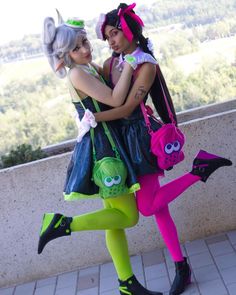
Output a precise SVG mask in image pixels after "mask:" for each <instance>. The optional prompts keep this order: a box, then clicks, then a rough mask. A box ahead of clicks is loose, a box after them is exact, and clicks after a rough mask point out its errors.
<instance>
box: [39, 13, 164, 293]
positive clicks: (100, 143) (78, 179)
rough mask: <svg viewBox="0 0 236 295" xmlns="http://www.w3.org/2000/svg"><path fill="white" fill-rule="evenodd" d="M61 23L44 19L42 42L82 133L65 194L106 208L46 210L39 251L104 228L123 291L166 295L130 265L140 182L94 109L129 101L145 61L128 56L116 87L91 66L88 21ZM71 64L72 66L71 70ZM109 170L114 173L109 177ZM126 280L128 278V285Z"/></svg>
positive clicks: (118, 140) (121, 290)
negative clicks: (74, 212) (129, 235)
mask: <svg viewBox="0 0 236 295" xmlns="http://www.w3.org/2000/svg"><path fill="white" fill-rule="evenodd" d="M60 22H61V24H60V25H59V26H58V27H56V26H55V23H54V20H53V19H52V18H46V19H45V22H44V33H43V42H44V52H45V54H46V56H47V58H48V60H49V63H50V65H51V67H52V69H53V71H54V72H55V73H56V74H57V75H58V76H59V77H60V78H64V77H66V76H68V83H69V88H70V92H71V95H72V98H73V103H74V105H75V108H76V110H77V113H78V117H79V136H78V139H77V143H76V146H75V149H74V152H73V155H72V158H71V161H70V164H69V167H68V171H67V179H66V184H65V189H64V197H65V199H66V200H76V199H80V198H92V197H99V196H100V197H102V198H103V203H104V209H101V210H98V211H95V212H91V213H87V214H83V215H80V216H74V217H67V216H64V215H62V214H58V213H57V214H55V213H46V214H44V217H43V224H42V228H41V232H40V239H39V244H38V253H39V254H40V253H41V252H42V251H43V249H44V247H45V245H46V244H47V243H48V242H50V241H51V240H53V239H56V238H58V237H62V236H67V235H70V234H71V232H78V231H84V230H105V231H106V244H107V248H108V250H109V252H110V255H111V257H112V260H113V262H114V265H115V268H116V271H117V274H118V278H119V282H120V288H119V289H120V293H121V294H131V295H161V294H162V293H160V292H153V291H149V290H147V289H145V288H144V287H143V286H142V285H141V284H140V283H139V282H138V281H137V279H136V278H135V276H134V275H133V271H132V267H131V264H130V258H129V253H128V244H127V240H126V236H125V229H126V228H129V227H132V226H134V225H135V224H136V223H137V222H138V211H137V207H136V202H135V197H134V192H135V191H137V190H138V189H139V184H138V183H137V180H136V176H135V173H134V171H133V169H132V166H131V164H130V162H129V159H128V157H127V155H126V154H125V152H124V147H123V146H122V141H121V140H120V138H119V136H118V135H117V134H116V133H115V132H114V131H113V126H114V125H113V124H109V125H106V124H104V123H98V124H97V123H96V122H95V120H94V116H93V114H92V113H96V111H100V110H106V109H108V107H107V106H105V105H108V106H112V107H116V106H119V105H121V104H122V103H123V102H124V100H125V97H126V95H127V93H128V89H129V85H130V82H131V77H132V74H133V69H134V68H136V67H137V64H139V63H140V62H143V60H142V61H141V60H134V59H133V58H132V57H130V56H126V58H127V62H126V63H125V65H124V69H123V73H122V75H121V77H120V80H119V82H118V83H117V86H116V87H115V88H114V89H113V90H111V89H110V88H109V87H107V86H106V85H105V84H104V82H103V80H102V78H101V76H100V75H99V73H98V71H97V70H99V68H98V67H97V69H96V68H94V67H93V65H92V55H91V46H90V43H89V41H88V39H87V36H86V32H85V30H84V23H83V21H81V20H79V19H69V20H68V21H67V22H66V23H64V22H63V21H62V18H60ZM66 68H68V69H69V71H68V74H67V71H66ZM114 124H116V123H114ZM91 127H92V128H91ZM95 127H96V128H95ZM90 128H91V130H90ZM89 130H90V131H89ZM88 131H89V132H88ZM104 131H105V132H104ZM114 154H115V158H114ZM111 158H112V159H111ZM107 160H110V162H109V163H110V164H109V165H108V166H104V165H105V164H106V161H107ZM111 160H112V162H111ZM121 160H122V161H123V164H122V163H121ZM104 161H105V162H104ZM104 163H105V164H104ZM122 165H123V166H122ZM102 167H105V168H106V169H105V171H101V168H102ZM107 170H108V172H109V173H110V174H111V175H109V176H106V177H105V178H104V174H105V173H107ZM100 178H101V179H102V181H101V179H100ZM92 179H93V180H94V181H93V180H92ZM123 282H127V284H126V285H127V286H124V284H123Z"/></svg>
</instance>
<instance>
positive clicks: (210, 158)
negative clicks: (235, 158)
mask: <svg viewBox="0 0 236 295" xmlns="http://www.w3.org/2000/svg"><path fill="white" fill-rule="evenodd" d="M231 165H232V162H231V161H230V160H228V159H225V158H222V157H219V156H216V155H214V154H210V153H208V152H205V151H203V150H200V152H199V153H198V154H197V156H196V158H195V159H194V161H193V169H192V171H191V172H190V173H191V174H193V175H198V176H200V177H201V181H203V182H206V181H207V178H208V177H209V176H210V175H211V174H212V173H213V172H214V171H215V170H216V169H218V168H220V167H223V166H231Z"/></svg>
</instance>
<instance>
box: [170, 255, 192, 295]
mask: <svg viewBox="0 0 236 295" xmlns="http://www.w3.org/2000/svg"><path fill="white" fill-rule="evenodd" d="M190 283H191V270H190V267H189V265H188V263H187V258H186V257H184V261H180V262H175V278H174V281H173V283H172V286H171V289H170V293H169V295H179V294H182V293H183V292H184V290H185V288H186V286H187V285H189V284H190Z"/></svg>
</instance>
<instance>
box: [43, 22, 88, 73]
mask: <svg viewBox="0 0 236 295" xmlns="http://www.w3.org/2000/svg"><path fill="white" fill-rule="evenodd" d="M82 35H86V31H85V30H84V29H81V28H72V27H69V26H67V25H66V24H64V23H62V24H60V25H59V26H58V27H56V26H55V22H54V19H53V18H52V17H47V18H45V20H44V27H43V34H42V37H43V38H42V39H43V40H42V42H43V51H44V53H45V55H46V56H47V58H48V62H49V64H50V66H51V68H52V70H53V71H54V73H55V74H56V75H57V76H58V77H59V78H64V77H65V76H66V74H67V72H66V68H65V67H68V68H71V67H72V65H73V61H72V59H71V57H70V55H69V51H70V50H73V49H74V48H75V47H76V44H77V39H78V37H80V36H82ZM61 59H63V61H64V65H63V66H62V67H60V69H59V70H57V71H56V68H57V66H58V63H59V62H60V61H61Z"/></svg>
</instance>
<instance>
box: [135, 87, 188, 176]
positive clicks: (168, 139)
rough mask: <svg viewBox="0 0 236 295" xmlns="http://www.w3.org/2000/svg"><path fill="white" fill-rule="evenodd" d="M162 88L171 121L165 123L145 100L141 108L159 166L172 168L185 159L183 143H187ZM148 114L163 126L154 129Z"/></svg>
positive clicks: (166, 168)
mask: <svg viewBox="0 0 236 295" xmlns="http://www.w3.org/2000/svg"><path fill="white" fill-rule="evenodd" d="M161 88H162V92H163V96H164V98H165V103H166V106H167V110H168V114H169V117H170V119H171V123H168V124H164V123H162V122H160V121H159V120H157V119H156V118H155V117H153V116H152V109H151V108H150V107H149V106H147V107H145V105H144V103H143V102H142V103H141V109H142V113H143V116H144V120H145V123H146V126H147V128H148V133H149V134H150V136H151V151H152V153H153V154H154V155H155V156H157V163H158V166H159V167H160V168H161V169H163V170H170V169H172V168H173V166H174V165H176V164H178V163H179V162H181V161H183V159H184V153H183V145H184V143H185V136H184V134H183V133H182V131H181V130H180V129H179V128H178V127H177V126H176V122H175V120H174V117H173V114H172V113H171V110H170V107H169V104H168V101H167V98H166V96H165V92H164V89H163V87H162V85H161ZM150 111H151V112H150ZM148 115H149V116H151V117H153V118H154V119H155V120H157V121H158V122H159V123H161V124H162V127H161V128H160V129H159V130H157V131H153V130H152V129H151V123H150V121H149V118H148Z"/></svg>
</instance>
